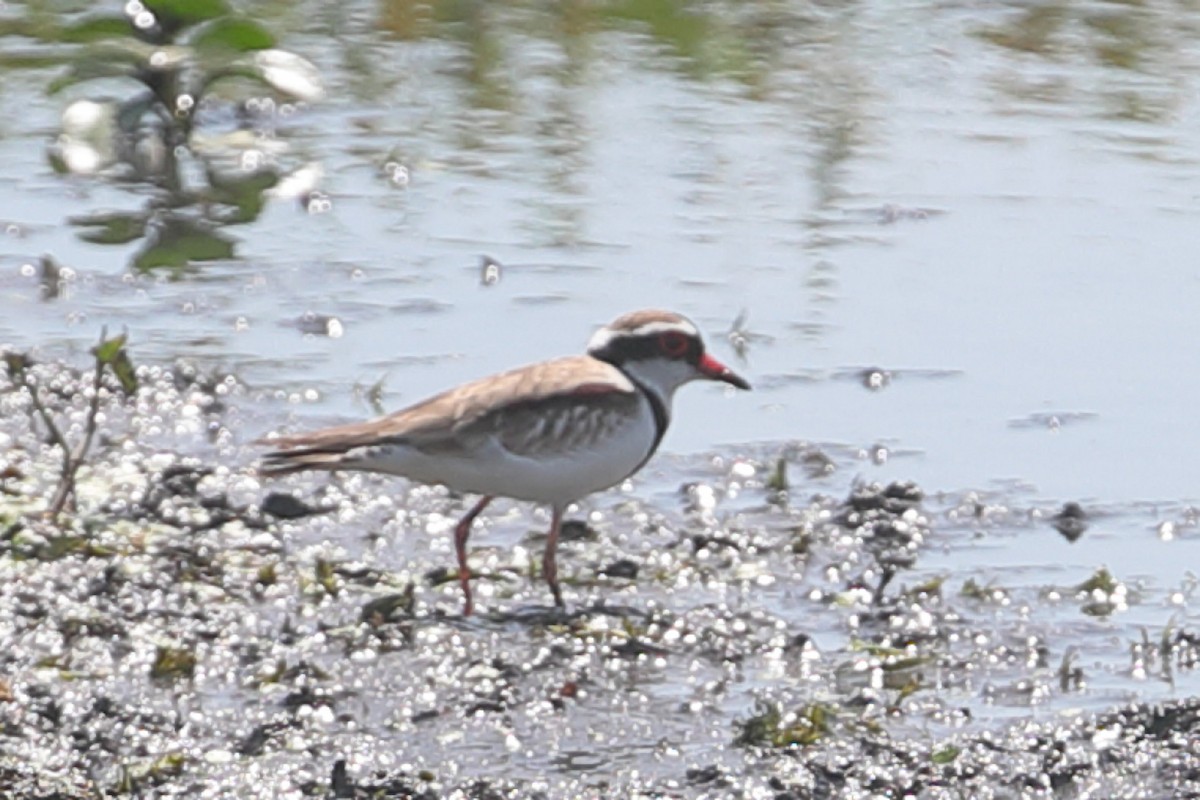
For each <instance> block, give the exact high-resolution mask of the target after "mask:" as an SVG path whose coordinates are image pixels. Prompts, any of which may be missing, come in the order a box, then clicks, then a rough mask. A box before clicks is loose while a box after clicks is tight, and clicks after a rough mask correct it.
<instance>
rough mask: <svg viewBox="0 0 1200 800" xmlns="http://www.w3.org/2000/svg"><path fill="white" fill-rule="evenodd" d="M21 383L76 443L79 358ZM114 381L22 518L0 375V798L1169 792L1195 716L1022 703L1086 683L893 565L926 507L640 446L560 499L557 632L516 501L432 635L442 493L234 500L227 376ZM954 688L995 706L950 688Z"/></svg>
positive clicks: (981, 604) (1188, 641)
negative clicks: (569, 519)
mask: <svg viewBox="0 0 1200 800" xmlns="http://www.w3.org/2000/svg"><path fill="white" fill-rule="evenodd" d="M32 369H34V370H35V374H36V377H37V382H38V385H39V386H40V387H44V388H45V390H46V395H45V396H46V397H47V398H48V400H47V402H48V405H50V407H51V410H52V411H53V413H54V414H56V415H57V418H58V419H61V420H62V421H63V428H64V430H65V431H66V433H67V435H68V437H73V436H78V435H79V433H80V431H81V429H82V427H81V426H83V424H84V417H85V415H86V403H84V402H83V400H82V399H81V398H83V397H85V396H86V392H87V386H88V385H89V382H90V380H91V376H90V373H87V372H83V373H80V372H78V371H75V370H73V369H72V368H69V367H66V366H63V365H57V364H41V365H37V366H36V367H33V368H32ZM138 375H139V379H140V386H139V388H138V390H137V392H136V393H135V395H134V396H132V397H130V398H125V397H124V395H123V394H122V392H121V391H120V390H119V387H118V386H116V385H115V384H113V385H106V387H105V391H104V394H103V398H102V399H103V402H102V404H101V405H102V419H101V420H100V421H99V436H98V439H97V442H96V445H95V447H94V448H93V449H92V451H91V452H90V453H89V454H88V458H87V464H86V465H85V466H84V467H83V468H82V469H81V471H80V475H79V484H78V491H77V494H78V510H77V511H76V512H74V513H71V514H69V515H67V516H65V517H64V518H63V519H62V520H60V522H59V523H58V524H57V525H55V524H51V523H50V522H48V521H46V520H45V519H42V518H41V516H40V515H39V513H38V512H39V510H40V509H41V508H43V507H44V505H45V503H46V498H47V497H48V496H49V495H50V494H51V493H52V492H53V489H54V486H55V483H56V480H57V473H58V463H59V460H60V456H59V454H58V453H57V452H56V448H54V447H53V446H50V445H48V444H47V443H46V439H45V432H44V431H43V430H41V426H40V425H39V424H38V423H37V422H36V421H35V420H34V419H33V416H32V415H31V413H30V404H29V398H28V396H27V394H26V393H24V392H22V391H19V390H17V389H15V388H14V386H13V385H12V383H11V382H9V381H7V380H5V379H3V378H0V471H2V472H3V475H4V480H3V482H2V484H0V486H2V488H3V493H2V494H0V534H2V535H0V640H2V641H3V642H4V646H3V648H2V650H0V797H3V798H41V799H42V800H51V799H52V798H53V799H56V800H74V799H75V798H79V799H80V800H82V799H83V798H96V797H113V796H134V797H213V798H216V797H239V798H257V797H262V798H267V797H272V798H291V797H295V798H300V797H364V798H365V797H378V798H392V797H394V798H422V799H426V798H428V799H429V800H432V799H433V798H535V797H540V798H577V797H580V798H585V797H596V798H599V797H606V796H621V797H645V798H651V797H654V798H667V797H670V798H726V797H731V798H776V799H777V800H783V799H784V798H814V797H829V798H835V797H836V798H858V797H862V798H866V797H895V798H899V797H929V798H943V797H944V798H957V797H975V798H1009V797H1056V798H1057V797H1072V798H1073V797H1113V798H1116V797H1122V798H1123V797H1129V798H1134V797H1138V798H1158V797H1176V798H1183V797H1200V744H1197V742H1200V701H1197V700H1195V699H1188V698H1178V699H1175V700H1172V701H1169V702H1159V703H1138V702H1132V703H1114V704H1113V706H1112V708H1111V709H1110V710H1108V711H1101V712H1093V711H1086V712H1085V711H1081V712H1079V713H1076V714H1065V713H1054V714H1040V713H1038V712H1037V709H1038V702H1037V699H1036V698H1037V695H1038V693H1039V692H1042V693H1047V694H1051V695H1055V696H1060V697H1061V696H1063V695H1067V696H1070V695H1071V694H1072V693H1077V692H1082V691H1084V688H1085V686H1086V683H1087V672H1086V670H1085V666H1086V665H1084V666H1080V665H1078V664H1076V663H1075V662H1074V661H1073V660H1072V658H1071V657H1070V653H1069V648H1067V647H1064V646H1060V645H1059V644H1058V643H1057V642H1055V641H1054V640H1053V638H1052V637H1050V636H1049V634H1048V631H1049V630H1050V629H1051V628H1050V626H1049V625H1047V627H1045V628H1041V627H1039V623H1038V611H1037V609H1036V608H1035V609H1033V610H1032V611H1031V612H1030V622H1029V624H1028V625H1027V626H1025V627H1024V628H1023V629H1020V630H1017V629H1015V628H1014V629H1013V630H1003V629H1000V630H997V629H996V617H995V614H994V613H993V610H992V609H993V607H994V606H995V605H996V604H998V603H1000V602H1001V598H999V597H998V596H996V595H995V593H993V592H991V590H988V589H986V588H981V587H979V586H975V591H974V593H973V592H972V591H970V590H968V589H967V587H968V583H967V581H966V580H965V579H964V577H963V576H954V575H947V576H944V578H943V579H941V580H937V581H930V580H920V581H918V580H915V579H914V578H913V574H914V573H912V570H913V569H914V567H915V565H918V564H920V562H921V559H922V557H923V556H924V555H926V553H927V551H928V548H929V547H931V546H932V545H931V542H933V541H935V540H939V537H940V536H941V534H940V529H941V527H942V525H943V522H944V520H945V519H946V518H947V517H946V515H945V514H943V513H941V512H939V513H938V514H933V513H931V512H930V511H929V510H928V505H929V501H928V499H927V497H926V492H925V491H923V490H922V488H920V487H916V486H914V485H911V484H904V483H896V484H891V485H887V486H880V485H873V484H869V483H863V482H859V481H856V480H855V479H854V477H853V473H852V472H850V471H849V470H840V471H839V470H838V469H837V467H838V462H839V459H840V458H841V456H840V455H839V454H837V453H832V454H831V453H828V452H824V451H822V449H821V448H816V447H813V446H810V445H802V444H787V445H784V444H780V445H778V446H774V447H762V446H758V447H754V448H746V449H745V451H744V452H721V453H711V454H708V455H706V456H704V457H697V458H690V459H671V458H669V457H668V458H665V459H664V460H663V461H662V462H661V463H660V464H659V465H658V466H657V467H656V469H657V470H658V472H657V473H656V478H655V479H656V480H658V481H659V483H660V485H670V486H671V487H672V488H670V489H659V490H655V489H653V488H651V487H650V486H649V485H648V484H641V483H633V484H631V485H628V486H625V487H620V488H618V489H616V490H613V491H612V492H608V493H605V494H603V495H600V496H597V497H594V498H590V499H589V500H588V501H587V503H586V504H585V505H584V507H583V508H581V509H579V510H578V511H577V512H576V513H575V514H573V518H574V523H573V525H572V526H571V528H570V531H569V535H568V536H566V537H565V539H566V541H564V547H563V553H562V556H561V563H562V568H563V570H564V572H565V576H564V588H565V590H566V593H567V600H568V604H569V609H568V611H567V612H566V613H560V612H557V611H555V610H553V609H552V608H550V607H549V606H548V605H547V601H548V598H547V597H545V596H544V594H545V590H544V586H543V584H542V582H541V581H540V579H539V578H538V576H537V575H536V574H535V573H536V564H537V558H536V555H537V553H538V552H539V549H540V543H541V540H540V538H539V537H540V536H542V535H543V533H542V532H543V531H544V528H545V526H544V522H545V520H544V519H543V518H542V517H541V516H540V512H537V511H531V510H530V509H529V508H528V507H527V506H521V505H517V504H503V503H500V504H497V507H496V508H495V509H494V510H489V513H488V514H487V515H486V516H485V518H484V519H483V520H482V523H483V524H482V531H481V533H480V535H479V536H478V537H477V539H478V543H477V545H476V549H475V550H473V553H472V564H473V567H474V568H475V569H477V570H478V572H479V577H478V579H477V586H478V604H479V608H480V611H479V613H478V616H476V617H475V618H472V619H463V618H462V617H461V616H460V614H459V610H458V608H459V598H458V595H457V586H456V584H455V582H454V580H452V579H451V576H450V572H449V567H450V565H451V564H452V563H453V556H452V552H451V549H450V542H449V535H448V530H449V526H451V525H452V524H453V521H454V519H455V517H456V516H457V515H458V514H459V513H461V510H462V509H463V508H464V506H465V503H467V502H469V499H468V498H459V497H453V496H450V495H448V494H447V493H446V492H445V491H443V490H441V489H436V488H425V487H413V486H407V485H404V484H403V482H400V481H389V480H388V479H385V478H379V477H372V476H345V477H337V478H333V479H328V478H323V477H313V476H303V477H297V478H289V479H287V480H283V481H277V482H272V483H270V484H264V483H262V482H261V481H260V480H259V479H258V477H257V476H256V475H255V473H254V470H253V460H252V453H253V451H252V449H251V448H249V447H248V446H247V445H246V444H245V442H248V441H250V440H252V439H253V438H255V437H256V436H257V435H259V434H260V433H262V430H261V429H260V428H258V427H256V426H257V425H258V424H259V423H258V420H257V419H254V418H253V417H251V416H248V415H247V414H246V413H244V412H243V409H244V408H245V407H247V406H249V405H250V404H251V403H250V397H249V393H248V392H247V390H246V389H245V387H243V386H242V385H241V384H240V383H239V382H238V381H237V380H236V379H234V378H232V377H230V376H208V375H203V374H201V373H199V372H198V371H196V370H195V369H193V368H190V367H187V366H180V365H176V366H174V367H170V368H168V367H144V366H143V367H141V368H139V370H138ZM780 459H782V462H781V461H780ZM831 472H832V473H833V474H834V477H833V478H826V479H823V480H821V481H819V486H820V487H821V489H822V490H823V491H822V492H820V493H815V494H814V493H812V491H810V489H809V488H808V487H809V486H810V485H812V483H813V476H816V475H826V474H828V473H831ZM939 503H941V505H942V506H945V505H946V502H945V500H944V499H940V500H939ZM980 513H982V512H980ZM942 546H944V544H943V545H942ZM1097 590H1098V589H1097V587H1090V588H1089V589H1088V590H1086V591H1084V590H1081V591H1080V592H1079V593H1078V597H1077V598H1076V599H1075V600H1071V601H1070V602H1077V603H1078V604H1079V606H1080V607H1081V608H1082V607H1083V606H1084V605H1085V604H1086V603H1088V602H1096V597H1095V596H1094V594H1095V591H1097ZM1113 596H1114V597H1115V593H1114V594H1113ZM1114 602H1115V600H1114ZM1198 641H1200V640H1198V639H1197V637H1196V636H1195V635H1194V634H1193V633H1192V632H1191V631H1190V630H1189V628H1188V627H1187V625H1186V624H1183V625H1177V626H1176V627H1175V628H1174V629H1173V630H1171V631H1170V634H1169V635H1168V633H1167V632H1165V631H1164V633H1163V636H1162V637H1161V640H1154V641H1149V640H1148V641H1147V652H1146V653H1143V656H1144V658H1145V659H1146V660H1147V661H1148V662H1150V663H1151V664H1152V665H1157V666H1156V668H1157V669H1160V670H1163V671H1164V672H1170V671H1171V670H1175V671H1190V670H1194V669H1195V664H1196V662H1197V647H1198ZM846 642H849V643H850V644H849V645H848V646H847V645H846V644H845V643H846ZM1114 646H1121V645H1120V643H1118V644H1116V645H1114ZM981 670H989V672H988V679H987V680H986V681H985V680H981V679H980V671H981ZM987 692H992V693H994V694H995V695H996V696H997V697H998V698H999V702H1008V701H1010V700H1011V699H1012V696H1014V695H1020V694H1021V693H1023V692H1024V693H1027V694H1028V695H1029V699H1028V709H1029V711H1028V713H1027V714H1024V715H1013V714H1010V715H1008V716H1009V719H1008V721H1005V722H1003V723H998V722H996V721H994V720H978V719H977V718H976V717H977V715H976V713H975V712H973V711H972V707H970V706H968V705H964V704H963V703H961V702H959V698H961V697H964V696H968V697H977V696H979V695H983V694H986V693H987ZM1134 699H1135V700H1136V698H1134ZM1014 717H1015V718H1014Z"/></svg>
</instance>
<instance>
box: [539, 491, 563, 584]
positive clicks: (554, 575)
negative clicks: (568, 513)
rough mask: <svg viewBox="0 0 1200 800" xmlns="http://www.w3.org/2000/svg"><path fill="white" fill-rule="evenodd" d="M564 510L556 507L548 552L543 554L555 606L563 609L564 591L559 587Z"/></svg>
mask: <svg viewBox="0 0 1200 800" xmlns="http://www.w3.org/2000/svg"><path fill="white" fill-rule="evenodd" d="M562 517H563V510H562V508H560V507H559V506H554V510H553V512H552V518H551V521H550V534H549V535H548V536H547V537H546V550H545V552H543V553H542V574H543V575H545V576H546V583H547V584H549V585H550V592H551V593H552V594H553V595H554V605H556V606H558V607H559V608H563V607H564V606H563V599H562V589H560V588H559V587H558V534H559V531H561V530H562Z"/></svg>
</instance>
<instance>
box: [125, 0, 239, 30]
mask: <svg viewBox="0 0 1200 800" xmlns="http://www.w3.org/2000/svg"><path fill="white" fill-rule="evenodd" d="M143 5H145V6H146V8H147V9H148V10H149V11H151V12H152V13H153V14H154V16H155V17H157V18H158V23H159V25H161V26H162V27H163V29H164V30H166V31H168V32H173V31H178V30H180V29H181V28H186V27H188V26H189V25H195V24H197V23H200V22H205V21H207V20H210V19H216V18H217V17H223V16H225V15H226V14H228V13H229V4H228V3H226V2H225V0H143Z"/></svg>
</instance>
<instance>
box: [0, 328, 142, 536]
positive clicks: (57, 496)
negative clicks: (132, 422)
mask: <svg viewBox="0 0 1200 800" xmlns="http://www.w3.org/2000/svg"><path fill="white" fill-rule="evenodd" d="M125 344H126V337H125V335H124V334H121V335H120V336H114V337H112V338H111V339H110V338H108V333H107V330H102V331H101V333H100V342H99V343H98V344H97V345H96V346H95V347H93V348H92V357H93V359H94V366H93V368H92V383H91V386H90V387H89V390H88V393H87V400H88V405H87V413H86V416H85V418H84V430H83V436H82V437H81V438H79V440H78V441H76V442H75V444H74V445H72V444H71V443H70V442H69V441H68V440H67V437H66V435H65V434H64V433H63V429H62V426H60V425H59V424H58V422H57V421H56V420H55V415H54V413H53V412H52V411H51V410H50V408H49V407H48V406H47V404H46V398H45V392H44V390H43V387H41V386H39V384H38V381H37V379H36V377H34V375H33V372H32V369H31V368H32V367H33V360H32V359H31V358H30V357H29V356H28V355H25V354H24V353H16V352H8V353H5V354H4V356H3V359H4V367H5V371H6V373H7V376H8V380H9V382H10V383H11V384H12V385H13V387H15V388H16V389H18V390H20V391H22V392H24V393H25V394H27V395H28V396H29V407H30V414H31V416H33V417H34V418H35V419H36V420H38V421H40V422H41V424H42V426H43V427H44V428H45V434H46V437H47V439H48V440H49V441H50V443H51V444H53V445H56V446H57V447H58V448H59V450H60V451H61V453H62V466H61V468H60V470H59V478H58V485H57V487H56V488H55V490H54V494H53V496H52V498H51V500H50V503H49V505H48V506H47V509H46V516H47V517H49V518H50V519H51V520H57V519H58V517H59V515H60V514H62V512H63V511H64V510H66V509H67V507H68V505H69V504H71V503H72V502H73V501H74V498H75V478H76V475H77V473H78V472H79V468H80V467H81V466H83V463H84V461H85V460H86V458H87V454H88V451H89V450H90V449H91V447H92V442H93V440H94V439H95V437H96V432H97V428H98V417H99V414H100V399H101V397H102V395H103V393H104V391H105V390H104V374H105V373H106V372H109V373H111V374H112V375H113V377H114V378H116V380H117V383H118V384H119V385H120V387H121V390H122V391H123V392H124V393H125V394H126V395H130V394H133V393H134V392H136V391H137V387H138V380H137V375H136V373H135V371H134V368H133V362H132V361H131V360H130V359H129V354H128V352H127V351H126V349H125Z"/></svg>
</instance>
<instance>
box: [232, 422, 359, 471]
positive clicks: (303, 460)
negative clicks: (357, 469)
mask: <svg viewBox="0 0 1200 800" xmlns="http://www.w3.org/2000/svg"><path fill="white" fill-rule="evenodd" d="M322 434H324V432H323V431H319V432H317V433H316V434H308V435H300V436H281V437H276V438H271V439H259V440H258V441H257V442H255V444H262V445H268V446H270V447H274V448H275V449H274V450H272V451H270V452H269V453H266V454H264V455H263V456H262V460H261V461H260V462H259V465H258V472H259V474H260V475H263V476H265V477H276V476H279V475H290V474H292V473H293V472H304V471H305V470H326V471H332V470H336V469H345V468H348V467H349V468H352V467H354V466H355V465H356V462H357V461H358V457H357V456H356V455H355V454H354V452H353V451H354V450H355V449H356V447H357V446H358V443H357V442H355V441H353V440H350V441H346V440H339V439H338V438H336V437H330V436H325V435H322Z"/></svg>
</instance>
